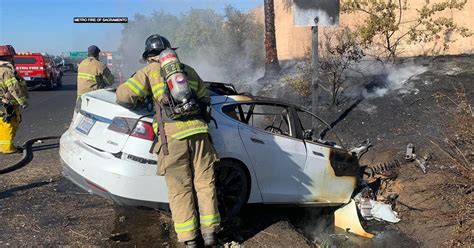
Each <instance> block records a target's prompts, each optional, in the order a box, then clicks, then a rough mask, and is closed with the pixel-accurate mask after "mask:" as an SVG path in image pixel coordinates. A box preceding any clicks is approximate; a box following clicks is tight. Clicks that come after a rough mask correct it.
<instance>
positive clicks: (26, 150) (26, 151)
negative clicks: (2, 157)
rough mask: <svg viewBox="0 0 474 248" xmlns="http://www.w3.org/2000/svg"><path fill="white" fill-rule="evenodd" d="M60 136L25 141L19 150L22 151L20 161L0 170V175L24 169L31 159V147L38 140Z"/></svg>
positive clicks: (54, 137) (53, 137)
mask: <svg viewBox="0 0 474 248" xmlns="http://www.w3.org/2000/svg"><path fill="white" fill-rule="evenodd" d="M59 138H61V136H47V137H40V138H33V139H30V140H27V141H25V142H24V143H23V145H22V146H21V148H22V149H23V156H22V157H21V159H20V160H19V161H18V162H16V163H14V164H13V165H10V166H8V167H6V168H3V169H0V175H3V174H7V173H10V172H13V171H16V170H18V169H21V168H23V167H25V166H26V165H27V164H28V163H29V162H31V160H32V159H33V151H32V149H31V148H32V146H33V144H34V143H36V142H37V141H39V140H52V139H59Z"/></svg>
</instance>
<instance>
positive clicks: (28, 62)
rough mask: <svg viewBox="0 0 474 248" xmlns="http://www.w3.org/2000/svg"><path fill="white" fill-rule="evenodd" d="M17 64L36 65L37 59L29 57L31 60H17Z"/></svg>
mask: <svg viewBox="0 0 474 248" xmlns="http://www.w3.org/2000/svg"><path fill="white" fill-rule="evenodd" d="M14 60H15V64H17V65H18V64H20V65H21V64H35V63H36V58H34V57H29V58H22V57H20V58H15V59H14Z"/></svg>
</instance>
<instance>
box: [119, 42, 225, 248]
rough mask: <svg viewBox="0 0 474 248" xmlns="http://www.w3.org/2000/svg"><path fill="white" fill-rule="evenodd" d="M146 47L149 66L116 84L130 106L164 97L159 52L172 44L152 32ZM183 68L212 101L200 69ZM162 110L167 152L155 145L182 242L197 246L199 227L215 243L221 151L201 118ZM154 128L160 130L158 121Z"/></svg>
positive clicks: (195, 87) (122, 101)
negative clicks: (170, 115) (216, 165)
mask: <svg viewBox="0 0 474 248" xmlns="http://www.w3.org/2000/svg"><path fill="white" fill-rule="evenodd" d="M145 46H146V48H145V52H144V54H143V58H144V59H145V60H147V62H148V65H147V66H146V67H144V68H143V69H141V70H139V71H137V72H136V73H135V74H134V75H133V76H132V77H131V78H129V79H128V80H127V81H126V82H125V83H123V84H121V85H120V86H119V87H118V88H117V91H116V94H117V103H119V104H121V105H123V106H127V107H130V108H132V107H133V106H135V104H136V103H137V102H139V101H140V99H143V98H144V97H146V96H152V97H153V99H154V101H158V102H163V100H164V99H166V96H165V95H164V94H165V82H164V79H163V77H162V75H161V72H160V68H161V67H160V63H159V60H158V57H159V56H158V55H159V54H160V52H161V51H163V50H164V49H165V48H171V46H170V43H169V41H168V40H167V39H166V38H164V37H162V36H159V35H152V36H150V37H148V39H147V41H146V43H145ZM184 71H185V73H186V75H187V78H188V82H189V84H190V87H191V89H192V90H193V91H194V93H195V95H196V96H197V98H199V101H201V102H207V103H208V104H209V103H210V98H209V96H208V91H207V88H206V87H205V85H204V83H203V81H202V80H201V78H200V77H199V76H198V74H197V73H196V71H195V70H194V69H193V68H191V67H190V66H187V65H185V67H184ZM162 113H163V114H162V115H163V122H164V124H163V125H164V130H165V134H166V137H167V142H168V151H169V154H168V155H164V154H163V153H164V152H163V147H162V144H161V142H158V144H157V145H156V146H155V152H159V163H158V165H159V171H158V174H159V175H164V176H165V180H166V183H167V186H168V191H169V192H168V193H169V200H170V208H171V213H172V217H173V222H174V228H175V231H176V233H177V234H178V240H179V241H180V242H185V244H186V247H196V238H197V235H198V233H199V232H198V230H199V226H200V227H201V233H202V237H203V239H204V243H205V245H206V246H212V245H215V243H216V234H215V232H216V231H217V228H218V227H219V223H220V215H219V212H218V208H217V198H216V189H215V175H214V166H213V165H214V163H215V162H216V161H217V155H216V152H215V150H214V147H213V146H212V143H211V141H210V138H209V134H208V126H207V123H206V122H205V121H203V120H202V119H200V118H191V119H188V120H186V121H179V120H178V121H177V120H171V119H170V118H168V117H167V116H166V113H165V111H162ZM153 126H154V128H155V132H156V131H157V126H158V125H157V123H154V125H153ZM161 133H162V132H161ZM160 135H162V134H160ZM160 149H161V150H160ZM193 188H194V190H195V192H196V196H197V202H195V198H194V194H193ZM197 207H198V208H199V211H197ZM198 212H199V214H198Z"/></svg>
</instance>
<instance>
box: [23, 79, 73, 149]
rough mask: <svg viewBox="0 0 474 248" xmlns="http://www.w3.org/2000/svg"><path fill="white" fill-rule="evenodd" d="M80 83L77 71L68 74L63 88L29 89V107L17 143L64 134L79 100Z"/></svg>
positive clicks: (24, 113)
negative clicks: (77, 96)
mask: <svg viewBox="0 0 474 248" xmlns="http://www.w3.org/2000/svg"><path fill="white" fill-rule="evenodd" d="M76 82H77V80H76V74H75V73H66V74H65V75H64V76H63V86H62V87H61V88H59V89H53V90H44V89H41V88H36V89H32V90H30V91H29V94H30V100H29V107H28V108H27V109H25V110H23V112H22V118H23V120H22V123H21V125H20V129H19V130H18V134H17V137H16V139H15V143H16V144H17V145H20V143H23V142H24V141H25V140H28V139H31V138H36V137H44V136H56V135H61V134H62V133H63V132H64V131H65V130H66V129H67V128H68V126H69V123H70V121H71V119H72V115H73V111H74V106H75V103H76V89H77V85H76Z"/></svg>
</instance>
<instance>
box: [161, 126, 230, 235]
mask: <svg viewBox="0 0 474 248" xmlns="http://www.w3.org/2000/svg"><path fill="white" fill-rule="evenodd" d="M168 150H169V155H163V154H160V158H159V166H160V167H159V168H160V169H159V174H160V175H163V174H164V176H165V180H166V184H167V186H168V195H169V201H170V208H171V215H172V218H173V222H174V228H175V231H176V233H177V234H178V240H179V241H180V242H184V241H187V240H192V239H195V238H196V237H197V235H198V230H199V226H200V227H201V233H203V234H205V233H212V232H216V231H217V228H218V227H219V224H220V220H221V218H220V215H219V210H218V208H217V197H216V188H215V175H214V163H215V162H216V161H217V155H216V152H215V150H214V147H213V146H212V143H211V141H210V139H209V135H208V134H207V133H204V134H195V135H192V136H190V137H187V138H185V139H183V140H177V139H173V138H171V137H169V136H168ZM196 200H197V202H196ZM198 209H199V211H198Z"/></svg>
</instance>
